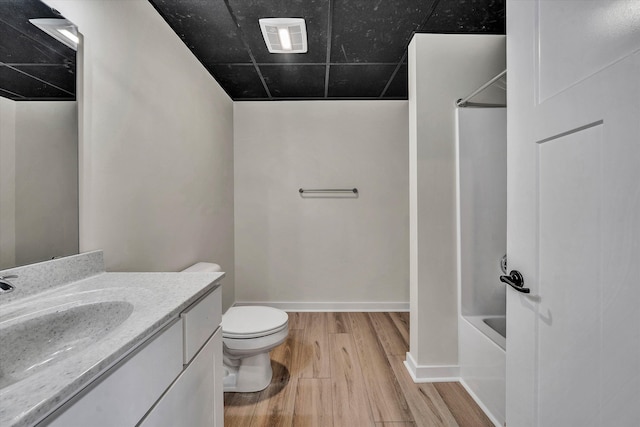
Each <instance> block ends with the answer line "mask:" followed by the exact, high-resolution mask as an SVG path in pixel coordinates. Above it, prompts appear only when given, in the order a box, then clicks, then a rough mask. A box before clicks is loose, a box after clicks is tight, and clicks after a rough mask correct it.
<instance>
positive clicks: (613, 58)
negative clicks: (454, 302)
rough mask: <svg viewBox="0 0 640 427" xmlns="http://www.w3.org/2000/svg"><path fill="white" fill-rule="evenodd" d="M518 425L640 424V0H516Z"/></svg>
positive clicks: (510, 62)
mask: <svg viewBox="0 0 640 427" xmlns="http://www.w3.org/2000/svg"><path fill="white" fill-rule="evenodd" d="M507 69H508V72H509V89H508V105H509V107H508V187H509V188H508V232H507V252H508V256H509V269H510V270H511V269H513V270H518V271H520V272H521V273H522V276H523V277H524V287H525V288H529V289H530V290H531V293H530V294H524V293H520V292H518V291H517V290H515V289H512V288H508V290H507V406H506V420H507V421H506V422H507V425H508V426H509V427H526V426H541V427H554V426H562V427H566V426H580V427H585V426H615V427H624V426H629V427H632V426H633V427H637V426H640V0H597V1H596V0H508V1H507Z"/></svg>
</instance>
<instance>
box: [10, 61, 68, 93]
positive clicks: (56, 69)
mask: <svg viewBox="0 0 640 427" xmlns="http://www.w3.org/2000/svg"><path fill="white" fill-rule="evenodd" d="M14 68H15V69H17V70H19V71H22V72H23V73H25V74H29V75H31V76H33V77H36V78H38V79H40V80H44V81H46V82H47V83H49V84H51V85H52V86H57V87H58V88H60V89H63V90H65V91H67V92H70V93H75V92H76V74H75V67H66V66H64V65H48V64H45V65H19V66H14Z"/></svg>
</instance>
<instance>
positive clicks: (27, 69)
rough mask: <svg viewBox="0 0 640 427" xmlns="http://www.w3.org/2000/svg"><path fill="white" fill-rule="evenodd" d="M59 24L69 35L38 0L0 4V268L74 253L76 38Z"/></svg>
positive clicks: (68, 27) (63, 21) (55, 14)
mask: <svg viewBox="0 0 640 427" xmlns="http://www.w3.org/2000/svg"><path fill="white" fill-rule="evenodd" d="M30 20H38V21H34V22H32V21H30ZM42 20H44V21H42ZM36 24H44V26H45V27H46V29H45V28H43V25H39V26H38V25H36ZM47 29H48V30H47ZM59 29H62V30H65V29H66V31H67V32H68V33H69V34H71V35H72V36H73V35H75V36H77V31H76V30H75V26H73V24H72V23H70V22H69V21H67V20H66V19H64V17H62V16H61V15H60V14H59V13H58V12H57V11H55V10H54V9H52V8H50V7H49V6H47V5H46V4H44V3H42V2H41V1H39V0H3V1H2V2H0V270H2V269H6V268H11V267H15V266H19V265H25V264H31V263H34V262H40V261H45V260H48V259H52V258H57V257H60V256H66V255H72V254H76V253H78V105H77V101H76V93H77V83H76V82H77V72H76V56H77V55H76V49H77V40H76V43H75V44H74V42H73V40H72V39H73V37H71V40H72V41H71V42H69V41H68V40H67V42H65V37H67V36H68V34H67V36H65V35H64V34H63V32H61V31H59ZM57 33H60V34H61V36H60V37H53V36H52V34H53V35H56V36H57ZM59 39H60V40H59ZM61 40H62V41H61Z"/></svg>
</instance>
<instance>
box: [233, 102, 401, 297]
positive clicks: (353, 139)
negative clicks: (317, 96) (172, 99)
mask: <svg viewBox="0 0 640 427" xmlns="http://www.w3.org/2000/svg"><path fill="white" fill-rule="evenodd" d="M407 120H408V117H407V102H406V101H323V102H304V101H292V102H269V103H266V102H239V103H236V104H235V112H234V132H235V188H236V200H235V203H236V204H235V226H236V296H237V300H238V301H239V302H258V301H265V302H268V303H270V304H274V303H277V302H285V303H291V304H283V305H281V306H282V307H284V308H296V307H297V308H320V309H322V308H325V309H349V308H351V309H354V308H364V309H375V308H383V307H386V308H405V309H406V306H407V302H408V299H409V287H408V280H409V277H408V267H409V258H408V255H409V254H408V243H409V234H408V233H409V230H408V186H409V181H408V160H409V158H408V133H407V130H408V121H407ZM300 187H305V188H350V187H357V188H358V190H359V197H358V198H303V197H301V196H300V194H299V193H298V189H299V188H300ZM300 303H303V304H300ZM314 303H331V304H314ZM358 303H363V304H358ZM276 305H277V304H276Z"/></svg>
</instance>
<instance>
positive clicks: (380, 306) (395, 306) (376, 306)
mask: <svg viewBox="0 0 640 427" xmlns="http://www.w3.org/2000/svg"><path fill="white" fill-rule="evenodd" d="M234 305H235V306H241V305H266V306H268V307H274V308H279V309H280V310H284V311H409V303H408V302H278V301H236V303H235V304H234Z"/></svg>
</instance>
